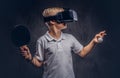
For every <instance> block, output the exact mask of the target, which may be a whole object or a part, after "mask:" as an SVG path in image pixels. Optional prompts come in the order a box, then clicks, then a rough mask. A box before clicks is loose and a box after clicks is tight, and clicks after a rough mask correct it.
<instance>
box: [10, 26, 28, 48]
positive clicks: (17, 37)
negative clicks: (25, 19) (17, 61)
mask: <svg viewBox="0 0 120 78" xmlns="http://www.w3.org/2000/svg"><path fill="white" fill-rule="evenodd" d="M11 39H12V42H13V44H14V45H15V46H17V47H20V46H23V45H27V44H29V42H30V32H29V30H28V29H27V27H25V26H24V25H17V26H16V27H15V28H14V29H13V30H12V32H11Z"/></svg>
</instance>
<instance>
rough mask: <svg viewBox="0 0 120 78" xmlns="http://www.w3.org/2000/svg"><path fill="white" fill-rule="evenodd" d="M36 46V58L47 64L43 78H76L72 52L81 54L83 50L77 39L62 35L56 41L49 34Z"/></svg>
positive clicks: (40, 39)
mask: <svg viewBox="0 0 120 78" xmlns="http://www.w3.org/2000/svg"><path fill="white" fill-rule="evenodd" d="M36 45H37V46H36V54H35V57H36V58H37V59H38V60H40V61H44V63H45V64H44V74H43V78H75V76H74V71H73V61H72V53H71V52H72V50H73V52H74V53H79V52H80V51H81V50H82V48H83V46H82V45H81V44H80V43H79V42H78V40H77V39H76V38H75V37H73V36H72V35H70V34H66V33H61V36H60V38H59V39H58V40H56V39H55V38H53V37H52V36H51V35H50V34H49V33H48V32H47V33H46V34H45V35H43V36H42V37H40V38H39V39H38V40H37V44H36Z"/></svg>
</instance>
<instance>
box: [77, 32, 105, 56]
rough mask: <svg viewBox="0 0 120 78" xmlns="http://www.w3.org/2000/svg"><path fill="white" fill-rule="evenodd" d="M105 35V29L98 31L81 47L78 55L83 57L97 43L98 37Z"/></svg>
mask: <svg viewBox="0 0 120 78" xmlns="http://www.w3.org/2000/svg"><path fill="white" fill-rule="evenodd" d="M105 35H106V33H105V31H101V32H100V33H98V34H96V35H95V37H94V38H93V39H92V40H91V42H90V43H89V44H88V45H86V46H85V47H83V49H82V50H81V52H79V55H80V56H81V57H85V56H86V55H87V54H89V53H90V51H91V50H92V49H93V48H94V46H95V45H96V44H98V43H99V40H98V38H103V37H104V36H105Z"/></svg>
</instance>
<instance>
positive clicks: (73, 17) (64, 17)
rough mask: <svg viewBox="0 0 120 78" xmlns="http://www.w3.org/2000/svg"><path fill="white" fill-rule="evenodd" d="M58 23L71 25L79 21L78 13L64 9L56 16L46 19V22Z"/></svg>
mask: <svg viewBox="0 0 120 78" xmlns="http://www.w3.org/2000/svg"><path fill="white" fill-rule="evenodd" d="M53 20H54V21H56V22H57V23H69V22H76V21H78V18H77V13H76V12H75V11H74V10H72V9H64V11H63V12H59V13H57V14H56V15H54V16H49V17H44V22H49V21H53Z"/></svg>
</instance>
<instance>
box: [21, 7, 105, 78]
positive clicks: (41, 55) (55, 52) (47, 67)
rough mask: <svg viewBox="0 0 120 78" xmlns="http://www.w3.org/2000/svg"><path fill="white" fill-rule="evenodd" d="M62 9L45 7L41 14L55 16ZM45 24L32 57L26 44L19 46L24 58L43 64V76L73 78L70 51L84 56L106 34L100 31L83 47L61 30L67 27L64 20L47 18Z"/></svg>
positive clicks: (38, 64)
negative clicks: (43, 32) (45, 27)
mask: <svg viewBox="0 0 120 78" xmlns="http://www.w3.org/2000/svg"><path fill="white" fill-rule="evenodd" d="M64 11H65V9H63V8H59V7H53V8H47V9H45V10H44V11H43V16H44V17H45V18H46V17H50V16H55V15H57V14H58V13H61V12H64ZM45 24H46V25H47V26H48V31H47V32H46V34H45V35H43V36H42V37H40V38H39V39H38V40H37V44H36V45H37V46H36V54H35V55H34V57H32V55H31V53H30V50H29V48H28V47H27V45H24V46H21V47H20V50H21V53H22V55H23V56H24V57H25V59H27V60H30V61H31V63H33V64H34V65H35V66H37V67H40V66H41V65H42V64H43V65H44V74H43V78H75V76H74V72H73V62H72V54H71V51H73V52H74V53H76V54H78V55H79V56H80V57H85V56H86V55H87V54H88V53H90V51H91V50H92V48H93V47H94V46H95V45H96V44H97V43H99V40H98V38H103V37H104V36H105V35H106V33H105V31H101V32H100V33H98V34H96V35H95V37H94V38H93V39H92V40H91V42H90V43H89V44H88V45H86V46H85V47H83V45H82V44H80V43H79V42H78V40H77V39H76V38H75V37H74V36H72V35H71V34H67V33H63V32H62V30H63V29H66V28H67V24H66V23H65V22H58V21H57V20H56V19H54V20H53V19H49V20H48V21H45Z"/></svg>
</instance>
